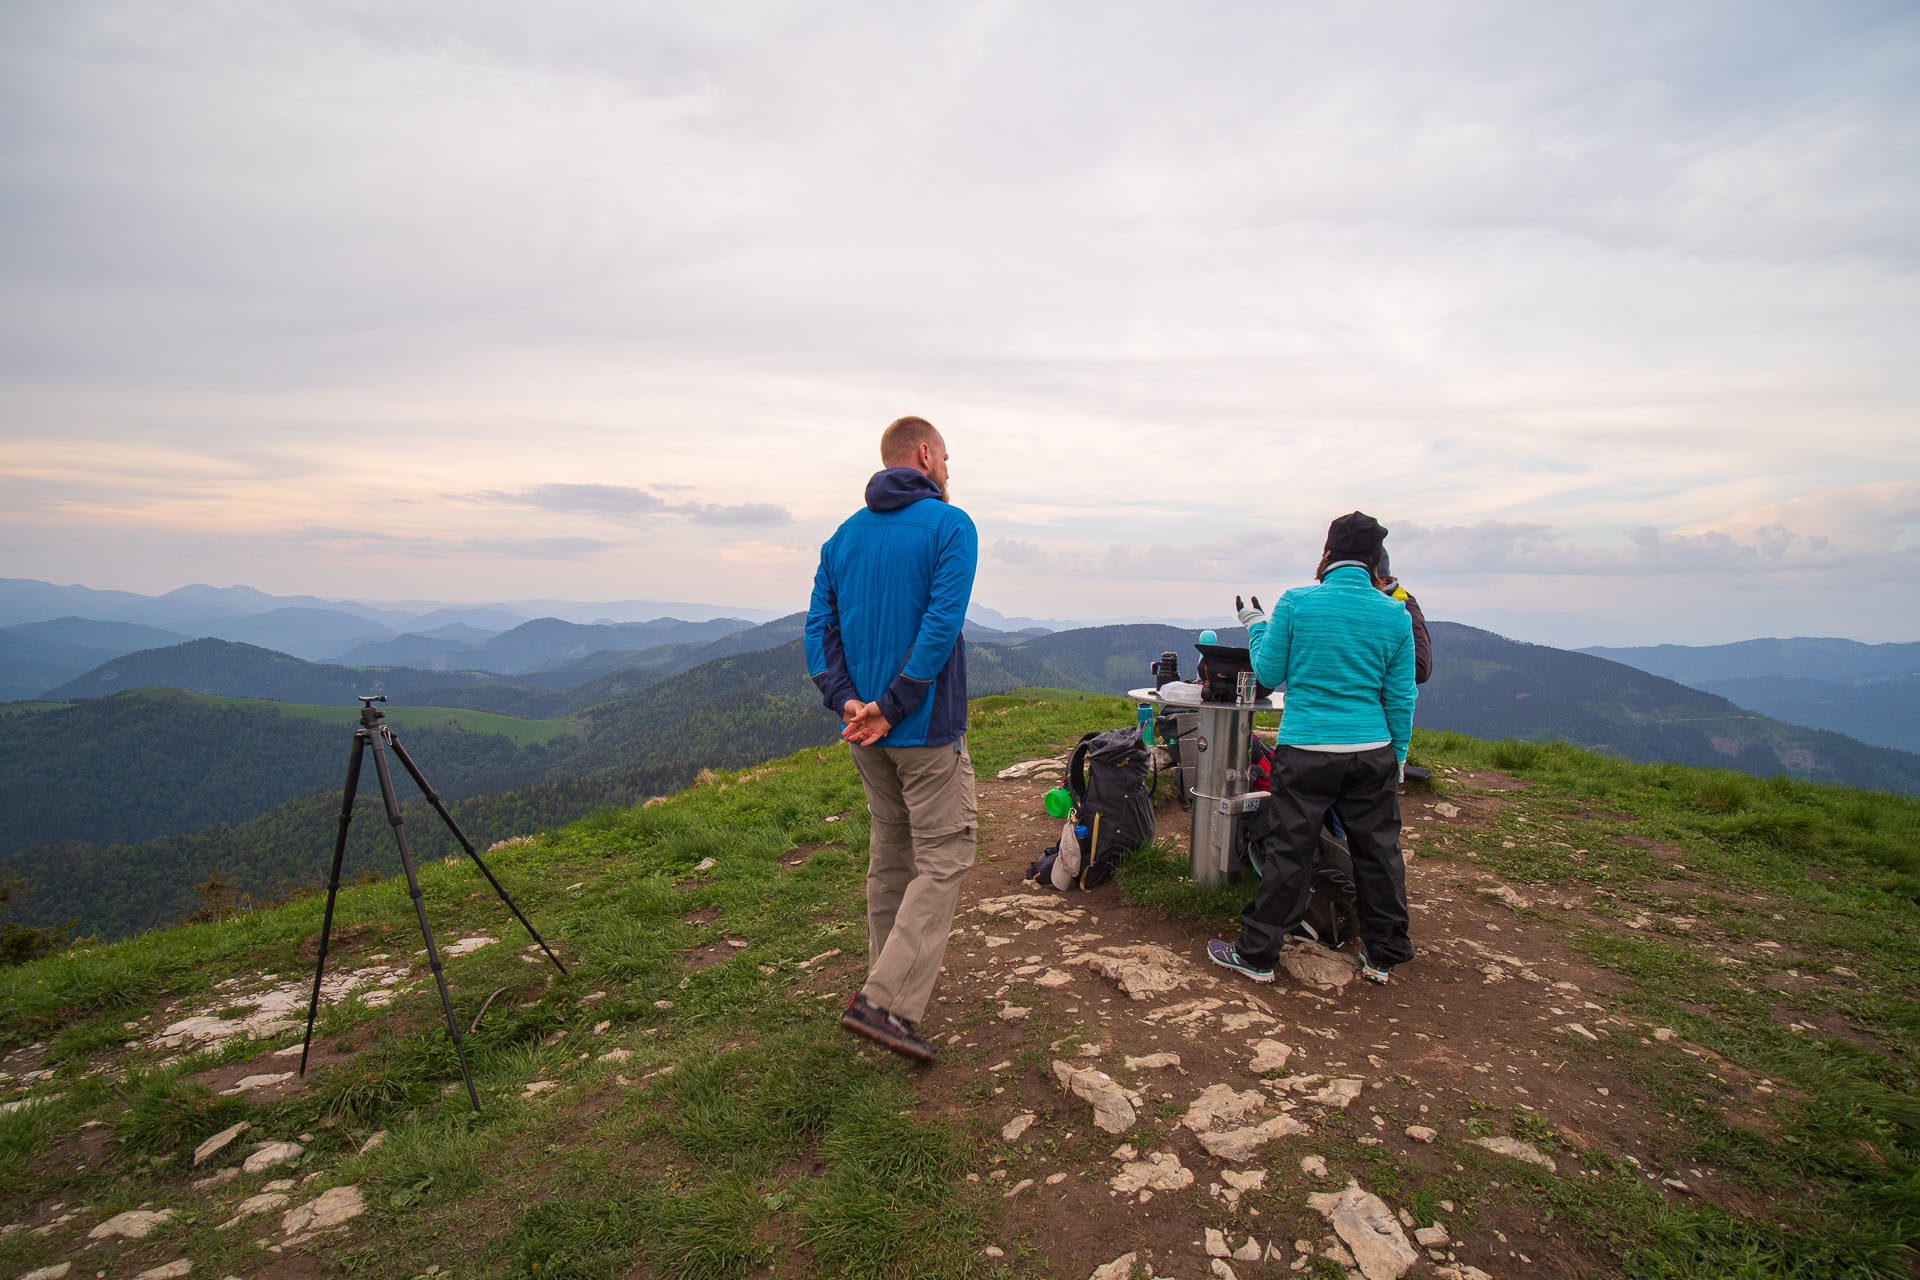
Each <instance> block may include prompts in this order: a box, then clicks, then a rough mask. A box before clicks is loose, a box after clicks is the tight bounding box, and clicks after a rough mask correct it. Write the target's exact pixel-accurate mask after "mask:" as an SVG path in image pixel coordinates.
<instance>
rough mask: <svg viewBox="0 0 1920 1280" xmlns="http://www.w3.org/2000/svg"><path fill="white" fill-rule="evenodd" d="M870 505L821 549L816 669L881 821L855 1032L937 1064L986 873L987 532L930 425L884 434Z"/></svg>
mask: <svg viewBox="0 0 1920 1280" xmlns="http://www.w3.org/2000/svg"><path fill="white" fill-rule="evenodd" d="M880 461H881V463H882V469H881V470H880V471H877V472H875V473H874V476H873V478H872V479H871V480H869V481H867V505H866V509H865V510H863V511H857V512H855V513H854V514H853V515H851V516H849V517H848V518H847V521H846V523H844V524H842V525H841V526H840V528H839V530H838V531H837V532H836V533H835V534H834V535H833V537H831V538H829V539H828V540H827V544H826V545H825V546H824V547H822V548H821V549H820V568H819V570H818V572H816V573H815V574H814V578H813V601H812V603H811V604H810V605H809V606H808V609H807V639H806V648H807V671H808V673H809V674H810V675H811V676H812V677H813V682H814V684H816V685H818V686H819V688H820V694H821V696H822V698H824V699H825V701H826V705H827V709H828V710H830V711H833V712H836V713H838V714H839V716H840V717H841V719H842V720H843V721H845V727H844V728H842V729H841V731H840V736H841V737H842V738H845V739H846V740H847V741H848V742H849V743H851V744H852V751H853V764H854V768H855V769H857V770H858V771H859V773H860V781H861V784H862V785H863V786H864V787H865V789H866V793H867V810H868V812H869V814H871V816H872V822H871V829H870V837H869V841H868V852H867V981H866V984H865V985H864V986H862V987H861V988H860V990H859V991H857V992H855V993H854V996H853V999H852V1000H850V1001H849V1002H848V1004H847V1011H846V1013H845V1014H843V1015H842V1016H841V1018H840V1025H841V1026H843V1027H845V1028H846V1029H847V1030H849V1031H852V1032H855V1033H857V1034H859V1035H863V1036H866V1037H868V1038H869V1039H871V1040H877V1041H879V1042H880V1043H881V1044H883V1045H885V1046H887V1047H888V1048H889V1049H892V1050H893V1051H894V1052H896V1053H900V1054H904V1055H905V1056H907V1057H909V1058H914V1059H917V1060H919V1061H921V1062H931V1061H932V1060H933V1057H934V1052H935V1051H934V1047H933V1045H932V1044H930V1043H929V1042H928V1041H927V1040H926V1039H925V1038H924V1037H922V1036H921V1035H920V1034H919V1033H918V1032H917V1031H916V1030H915V1027H916V1025H917V1024H918V1023H919V1021H920V1019H921V1017H922V1016H923V1015H924V1014H925V1013H926V1009H927V1002H928V1001H929V1000H930V999H931V998H932V995H933V983H934V979H935V978H937V977H938V976H939V974H940V963H941V961H942V960H943V959H944V958H945V956H946V953H947V933H948V931H949V930H951V929H952V928H953V911H954V905H955V903H956V902H957V901H958V900H959V897H960V881H961V878H962V877H963V876H965V875H966V873H967V869H968V868H969V867H971V866H973V859H974V849H975V816H974V815H975V803H974V792H973V759H972V757H970V756H969V755H968V754H967V743H966V732H967V664H966V655H965V651H964V650H963V648H962V641H961V635H960V629H961V626H962V624H963V623H964V622H965V620H966V616H967V601H968V599H969V598H970V597H971V596H972V594H973V572H974V565H975V562H976V560H977V540H976V538H975V535H974V530H973V521H972V520H970V519H968V518H967V514H966V512H964V511H962V510H960V509H959V508H958V507H956V506H953V505H952V504H951V503H950V502H949V501H948V499H947V446H946V441H945V440H943V439H942V438H941V436H940V433H939V432H938V431H936V430H935V429H934V428H933V425H932V424H931V423H929V422H928V421H926V419H924V418H901V419H900V420H899V421H897V422H894V423H893V424H892V425H890V426H889V427H888V428H887V429H886V430H885V431H884V432H882V433H881V436H880Z"/></svg>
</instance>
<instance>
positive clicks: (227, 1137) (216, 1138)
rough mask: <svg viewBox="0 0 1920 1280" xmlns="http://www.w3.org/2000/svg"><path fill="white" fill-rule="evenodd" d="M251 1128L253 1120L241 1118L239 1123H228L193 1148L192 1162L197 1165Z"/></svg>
mask: <svg viewBox="0 0 1920 1280" xmlns="http://www.w3.org/2000/svg"><path fill="white" fill-rule="evenodd" d="M251 1128H253V1121H251V1120H242V1121H241V1122H240V1123H239V1124H233V1125H228V1126H227V1127H226V1128H224V1129H222V1130H221V1131H220V1132H218V1133H216V1134H214V1135H213V1136H212V1137H211V1138H208V1139H207V1140H206V1141H205V1142H203V1143H201V1144H200V1145H199V1146H197V1147H195V1148H194V1149H193V1162H194V1164H196V1165H198V1164H199V1163H201V1162H202V1161H203V1160H205V1159H206V1158H207V1157H208V1156H211V1155H214V1154H216V1153H218V1152H219V1151H220V1150H221V1149H222V1148H224V1147H225V1146H226V1145H227V1144H228V1143H229V1142H232V1141H233V1140H234V1139H235V1138H237V1137H239V1136H240V1135H241V1134H243V1133H245V1132H246V1131H247V1130H249V1129H251Z"/></svg>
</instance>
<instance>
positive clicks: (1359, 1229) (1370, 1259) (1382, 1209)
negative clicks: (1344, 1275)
mask: <svg viewBox="0 0 1920 1280" xmlns="http://www.w3.org/2000/svg"><path fill="white" fill-rule="evenodd" d="M1307 1203H1308V1204H1310V1205H1312V1206H1313V1208H1314V1209H1315V1210H1317V1211H1318V1212H1319V1213H1320V1215H1321V1216H1322V1217H1324V1218H1326V1220H1327V1221H1328V1222H1329V1223H1330V1224H1331V1225H1332V1226H1333V1229H1334V1232H1335V1233H1336V1234H1337V1235H1338V1236H1339V1237H1340V1239H1341V1240H1342V1241H1343V1242H1344V1243H1345V1244H1346V1246H1347V1248H1348V1249H1349V1250H1351V1251H1352V1253H1353V1258H1354V1262H1355V1264H1356V1265H1357V1266H1359V1268H1360V1272H1361V1274H1362V1275H1364V1276H1366V1277H1367V1280H1400V1277H1401V1276H1403V1275H1405V1274H1406V1273H1407V1270H1408V1268H1410V1267H1412V1266H1413V1264H1414V1263H1416V1262H1418V1261H1420V1255H1419V1254H1417V1253H1415V1252H1414V1250H1413V1246H1412V1245H1410V1244H1408V1243H1407V1236H1406V1232H1404V1231H1403V1230H1401V1227H1400V1224H1399V1223H1398V1222H1397V1221H1395V1220H1394V1216H1393V1211H1392V1210H1391V1209H1389V1208H1387V1206H1386V1204H1385V1202H1384V1201H1382V1200H1381V1199H1380V1197H1379V1196H1376V1195H1373V1194H1372V1193H1370V1192H1367V1191H1362V1190H1361V1189H1360V1186H1359V1184H1358V1183H1353V1182H1349V1183H1348V1184H1347V1186H1346V1189H1345V1190H1343V1191H1331V1192H1327V1193H1326V1194H1324V1195H1314V1196H1308V1197H1307Z"/></svg>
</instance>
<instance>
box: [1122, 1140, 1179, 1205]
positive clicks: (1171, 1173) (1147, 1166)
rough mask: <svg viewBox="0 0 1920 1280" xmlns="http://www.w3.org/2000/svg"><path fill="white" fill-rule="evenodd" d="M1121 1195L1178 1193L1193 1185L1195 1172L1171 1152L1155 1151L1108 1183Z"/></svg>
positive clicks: (1126, 1167) (1125, 1167)
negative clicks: (1154, 1192)
mask: <svg viewBox="0 0 1920 1280" xmlns="http://www.w3.org/2000/svg"><path fill="white" fill-rule="evenodd" d="M1108 1185H1109V1186H1111V1187H1112V1188H1113V1189H1114V1190H1115V1191H1118V1192H1119V1193H1120V1194H1121V1195H1128V1196H1130V1195H1133V1194H1135V1193H1136V1192H1140V1191H1178V1190H1180V1189H1181V1188H1182V1187H1190V1186H1192V1185H1193V1170H1191V1169H1188V1168H1186V1167H1185V1166H1184V1165H1182V1164H1181V1163H1180V1157H1179V1156H1177V1155H1175V1154H1173V1152H1171V1151H1155V1152H1153V1153H1152V1154H1151V1155H1149V1156H1148V1157H1147V1158H1146V1159H1145V1160H1142V1161H1138V1162H1136V1163H1134V1164H1129V1165H1126V1166H1124V1167H1123V1168H1122V1169H1121V1170H1120V1172H1119V1173H1117V1174H1115V1175H1114V1176H1113V1177H1112V1178H1111V1179H1109V1181H1108Z"/></svg>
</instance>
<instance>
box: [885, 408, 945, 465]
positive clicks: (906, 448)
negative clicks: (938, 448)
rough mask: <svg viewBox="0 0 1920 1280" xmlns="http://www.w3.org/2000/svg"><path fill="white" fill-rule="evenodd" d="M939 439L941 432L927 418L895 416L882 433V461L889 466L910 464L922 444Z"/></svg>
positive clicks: (931, 442)
mask: <svg viewBox="0 0 1920 1280" xmlns="http://www.w3.org/2000/svg"><path fill="white" fill-rule="evenodd" d="M939 440H940V432H939V431H938V430H937V429H936V428H935V427H934V425H933V424H932V423H931V422H928V421H927V420H926V419H925V418H895V419H894V420H893V421H892V422H890V423H888V424H887V429H886V430H885V431H882V432H881V433H880V461H881V463H882V464H883V465H885V466H889V467H905V466H910V465H912V463H913V455H914V454H915V453H917V452H918V451H919V449H920V446H921V445H923V444H926V445H931V444H937V443H939Z"/></svg>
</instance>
